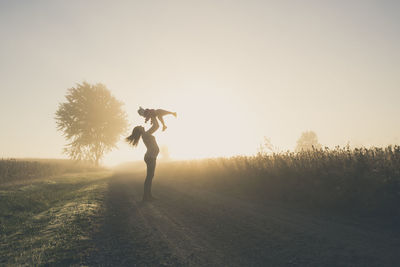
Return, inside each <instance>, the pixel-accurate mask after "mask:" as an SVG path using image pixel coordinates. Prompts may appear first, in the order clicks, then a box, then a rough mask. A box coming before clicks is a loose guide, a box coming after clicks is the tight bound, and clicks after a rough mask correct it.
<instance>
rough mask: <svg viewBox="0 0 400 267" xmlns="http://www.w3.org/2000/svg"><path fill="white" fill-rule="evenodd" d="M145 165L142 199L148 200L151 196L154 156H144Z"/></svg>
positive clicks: (154, 167) (154, 165) (154, 166)
mask: <svg viewBox="0 0 400 267" xmlns="http://www.w3.org/2000/svg"><path fill="white" fill-rule="evenodd" d="M145 162H146V165H147V174H146V180H145V181H144V194H143V200H149V199H151V198H152V196H151V184H152V182H153V177H154V172H155V169H156V159H155V158H154V159H153V158H146V159H145Z"/></svg>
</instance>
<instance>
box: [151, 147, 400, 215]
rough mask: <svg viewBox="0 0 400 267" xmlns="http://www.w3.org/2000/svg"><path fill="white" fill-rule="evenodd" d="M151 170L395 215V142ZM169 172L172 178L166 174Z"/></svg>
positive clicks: (240, 190)
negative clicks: (366, 146) (378, 145)
mask: <svg viewBox="0 0 400 267" xmlns="http://www.w3.org/2000/svg"><path fill="white" fill-rule="evenodd" d="M157 176H158V177H160V179H161V178H163V179H169V178H171V182H173V179H187V180H188V182H190V183H195V184H197V185H202V186H210V189H211V190H217V191H230V192H232V193H233V194H238V195H239V194H242V195H243V194H245V195H248V196H250V195H251V196H252V197H254V198H257V199H260V200H262V199H273V200H280V201H285V202H291V203H298V204H304V205H306V206H309V207H318V208H324V209H326V208H328V209H330V210H332V209H335V210H338V211H340V212H347V213H356V214H363V215H373V216H376V215H382V216H390V217H393V216H400V206H399V205H398V203H400V147H399V146H388V147H385V148H356V149H350V148H349V147H344V148H343V147H336V148H335V149H333V150H332V149H328V148H325V149H320V150H313V151H303V152H299V153H294V152H286V153H277V154H258V155H256V156H252V157H245V156H237V157H232V158H220V159H207V160H198V161H187V162H172V163H168V164H160V165H159V168H158V170H157ZM172 178H173V179H172Z"/></svg>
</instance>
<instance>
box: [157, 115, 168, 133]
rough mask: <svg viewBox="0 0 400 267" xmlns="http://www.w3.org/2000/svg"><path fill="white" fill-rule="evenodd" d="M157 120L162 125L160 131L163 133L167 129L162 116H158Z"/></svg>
mask: <svg viewBox="0 0 400 267" xmlns="http://www.w3.org/2000/svg"><path fill="white" fill-rule="evenodd" d="M157 119H158V120H159V121H160V122H161V124H162V130H163V131H165V129H167V126H165V122H164V119H163V117H162V116H160V115H158V116H157Z"/></svg>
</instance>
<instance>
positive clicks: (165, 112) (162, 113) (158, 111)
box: [156, 109, 176, 117]
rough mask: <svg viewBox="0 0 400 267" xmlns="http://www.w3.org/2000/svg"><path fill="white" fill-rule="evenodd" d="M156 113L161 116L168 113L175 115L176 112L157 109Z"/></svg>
mask: <svg viewBox="0 0 400 267" xmlns="http://www.w3.org/2000/svg"><path fill="white" fill-rule="evenodd" d="M156 114H157V116H161V117H163V116H165V115H169V114H171V115H174V116H175V117H176V112H172V111H168V110H165V109H157V110H156Z"/></svg>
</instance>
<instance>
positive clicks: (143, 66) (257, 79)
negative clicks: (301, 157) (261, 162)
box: [0, 0, 400, 165]
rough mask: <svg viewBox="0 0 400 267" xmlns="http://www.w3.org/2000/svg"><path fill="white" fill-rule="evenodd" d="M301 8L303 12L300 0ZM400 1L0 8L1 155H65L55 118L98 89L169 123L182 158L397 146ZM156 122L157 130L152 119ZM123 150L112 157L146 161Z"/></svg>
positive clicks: (133, 115) (170, 140) (164, 138)
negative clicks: (313, 143)
mask: <svg viewBox="0 0 400 267" xmlns="http://www.w3.org/2000/svg"><path fill="white" fill-rule="evenodd" d="M300 3H301V4H300ZM399 3H400V2H398V1H378V0H376V1H361V0H360V1H0V34H1V36H2V42H1V43H0V59H1V60H0V80H1V81H2V85H1V91H0V113H1V117H0V123H1V125H2V131H1V133H0V147H1V155H0V156H1V157H4V158H8V157H18V158H24V157H31V158H37V157H39V158H63V157H66V156H65V155H63V154H62V149H63V147H64V145H65V144H66V141H65V140H64V138H63V137H62V135H61V133H60V132H57V130H56V124H55V120H54V117H55V112H56V110H57V107H58V104H59V103H60V102H63V101H64V100H65V94H66V90H67V89H68V88H71V87H74V86H75V85H76V83H81V82H83V81H87V82H89V83H103V84H105V85H106V86H107V88H108V89H109V90H110V91H111V92H112V93H113V95H114V96H115V97H116V98H117V99H119V100H121V101H123V102H124V103H125V105H124V108H125V110H126V112H127V113H128V116H129V118H128V119H129V131H128V132H127V133H126V134H127V135H128V134H129V133H130V131H131V130H132V127H134V126H136V125H145V124H144V120H143V118H141V117H140V116H139V115H138V114H137V109H138V108H139V106H142V107H144V108H163V109H168V110H172V111H176V112H177V113H178V117H177V118H174V117H173V116H166V117H165V121H166V125H167V126H168V128H167V130H166V131H165V132H161V131H159V132H157V133H156V136H157V140H158V143H159V145H160V146H163V145H165V146H167V147H168V149H169V152H170V154H171V158H173V159H188V158H203V157H219V156H232V155H242V154H243V155H251V154H255V153H256V152H257V149H258V146H259V145H260V143H261V142H262V141H263V138H264V136H265V137H268V138H270V139H271V141H272V143H273V144H274V145H275V146H277V147H278V148H279V149H280V150H287V149H290V150H292V149H294V147H295V144H296V140H297V138H298V137H299V136H300V135H301V133H302V132H303V131H307V130H313V131H315V132H316V133H317V135H318V138H319V142H320V143H321V144H322V145H323V146H330V147H333V146H336V145H341V146H343V145H346V144H348V143H350V144H351V145H354V146H361V145H365V146H371V145H376V146H382V145H388V144H399V143H400V124H399V123H398V121H399V119H398V117H399V115H400V105H399V99H400V87H399V85H400V53H399V47H400V17H399V15H398V14H400V4H399ZM147 127H149V124H147ZM144 151H145V149H144V145H143V144H140V145H139V147H138V149H133V148H132V147H130V146H129V145H128V144H126V143H125V142H123V141H122V140H121V142H119V143H118V148H116V149H114V151H112V152H110V153H108V154H106V155H105V158H104V160H103V162H104V163H105V164H106V165H114V164H117V163H120V162H125V161H133V160H141V159H142V158H143V154H144Z"/></svg>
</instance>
